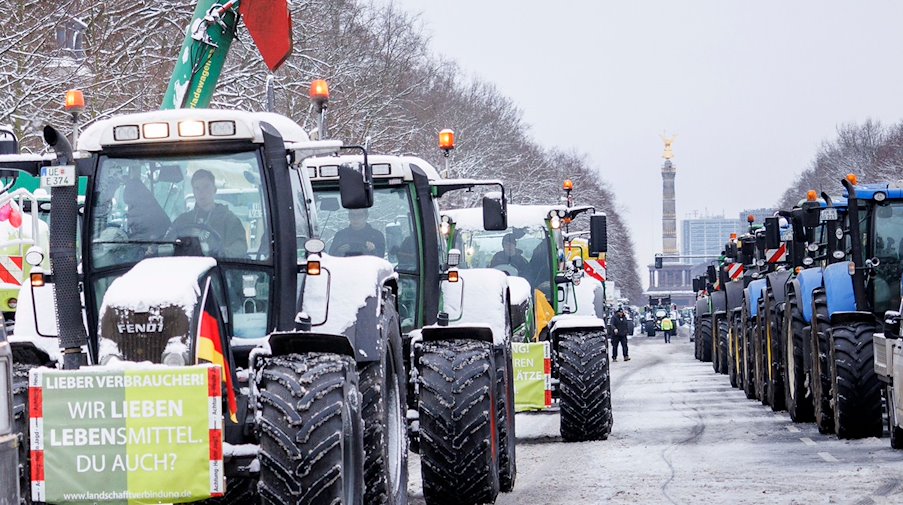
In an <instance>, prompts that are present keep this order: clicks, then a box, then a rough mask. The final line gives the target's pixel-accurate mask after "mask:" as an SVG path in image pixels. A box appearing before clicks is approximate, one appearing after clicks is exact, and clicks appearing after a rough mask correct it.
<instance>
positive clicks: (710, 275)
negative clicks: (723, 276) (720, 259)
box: [705, 265, 718, 283]
mask: <svg viewBox="0 0 903 505" xmlns="http://www.w3.org/2000/svg"><path fill="white" fill-rule="evenodd" d="M705 275H706V278H707V279H708V280H709V282H712V283H714V282H715V281H716V280H718V272H717V271H716V270H715V265H709V266H708V267H706V269H705Z"/></svg>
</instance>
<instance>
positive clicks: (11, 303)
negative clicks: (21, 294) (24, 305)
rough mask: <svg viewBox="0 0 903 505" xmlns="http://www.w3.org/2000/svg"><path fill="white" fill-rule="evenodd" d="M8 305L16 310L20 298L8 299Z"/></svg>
mask: <svg viewBox="0 0 903 505" xmlns="http://www.w3.org/2000/svg"><path fill="white" fill-rule="evenodd" d="M6 305H7V306H8V307H9V308H11V309H13V310H16V306H17V305H19V300H17V299H15V298H10V299H9V300H6Z"/></svg>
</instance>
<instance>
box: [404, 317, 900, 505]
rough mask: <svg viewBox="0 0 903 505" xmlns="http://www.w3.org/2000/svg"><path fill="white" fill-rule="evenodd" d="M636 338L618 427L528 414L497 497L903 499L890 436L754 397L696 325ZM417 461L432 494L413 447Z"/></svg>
mask: <svg viewBox="0 0 903 505" xmlns="http://www.w3.org/2000/svg"><path fill="white" fill-rule="evenodd" d="M681 330H684V331H685V328H681ZM682 333H683V332H682ZM630 349H631V358H632V360H631V361H629V362H623V361H618V362H615V363H612V378H613V400H612V401H613V409H614V429H613V432H612V435H611V437H610V438H609V439H608V440H607V441H604V442H588V443H574V444H566V443H563V442H562V441H561V439H560V437H559V436H558V415H557V414H556V413H538V414H519V415H518V416H517V435H518V441H517V465H518V476H517V483H516V486H515V489H514V492H512V493H510V494H503V495H499V499H498V501H497V502H496V503H499V504H524V503H530V504H531V505H540V504H597V503H610V504H694V505H695V504H700V503H704V504H722V503H724V504H728V503H729V504H731V505H744V504H798V505H803V504H805V505H809V504H850V505H871V504H884V503H888V504H890V503H893V504H903V451H895V450H893V449H891V448H890V444H889V442H888V440H887V439H886V438H884V439H880V440H879V439H875V438H870V439H865V440H856V441H839V440H837V438H836V437H829V436H824V435H820V434H819V433H818V430H817V429H816V427H815V425H814V424H794V423H793V422H791V421H790V417H789V416H788V415H787V414H786V412H781V413H774V412H772V411H771V409H770V408H769V407H765V406H763V405H761V404H760V403H759V402H757V401H753V400H747V399H746V397H745V396H744V394H743V392H742V391H740V390H737V389H733V388H731V387H730V384H729V383H728V380H727V377H726V376H724V375H716V374H715V373H714V372H713V371H712V367H711V364H710V363H700V362H698V361H696V360H695V359H693V348H692V344H691V343H689V342H688V339H687V337H686V336H685V334H682V335H681V336H680V337H678V338H675V339H673V342H672V343H671V344H665V343H663V342H662V339H661V338H657V339H651V338H647V337H644V336H636V337H633V338H632V339H631V347H630ZM410 471H411V485H410V486H409V490H410V496H411V501H412V503H414V504H420V503H423V498H422V492H421V489H420V479H419V477H420V462H419V459H418V458H417V456H416V455H413V454H412V457H411V463H410Z"/></svg>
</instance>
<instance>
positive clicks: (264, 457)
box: [257, 353, 364, 505]
mask: <svg viewBox="0 0 903 505" xmlns="http://www.w3.org/2000/svg"><path fill="white" fill-rule="evenodd" d="M355 367H356V365H355V362H354V359H353V358H350V357H347V356H339V355H335V354H325V353H322V354H321V353H311V354H290V355H286V356H277V357H272V358H269V359H267V360H266V362H265V363H264V365H263V367H262V369H261V370H260V374H259V378H258V384H257V386H258V390H259V391H260V397H259V399H258V405H259V406H260V411H259V416H258V419H257V434H258V436H259V437H260V456H259V457H260V482H259V484H258V488H259V491H260V497H261V501H262V502H263V503H264V504H280V505H283V504H284V505H288V504H300V503H303V504H324V505H325V504H333V503H342V504H354V505H359V504H362V503H363V494H364V492H363V491H364V447H363V445H364V443H363V438H364V436H363V427H362V424H363V423H362V420H361V410H360V403H361V399H360V393H358V389H357V373H356V371H355Z"/></svg>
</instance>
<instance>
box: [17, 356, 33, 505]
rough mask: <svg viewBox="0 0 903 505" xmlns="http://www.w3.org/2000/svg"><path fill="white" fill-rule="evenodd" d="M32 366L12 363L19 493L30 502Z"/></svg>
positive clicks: (25, 500)
mask: <svg viewBox="0 0 903 505" xmlns="http://www.w3.org/2000/svg"><path fill="white" fill-rule="evenodd" d="M32 368H33V367H32V366H30V365H22V364H19V363H15V364H14V365H13V430H14V432H15V433H18V434H19V494H20V495H21V503H26V504H27V503H31V465H30V464H29V463H30V460H31V442H30V440H29V438H28V437H29V425H30V422H29V416H28V372H29V370H31V369H32Z"/></svg>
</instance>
